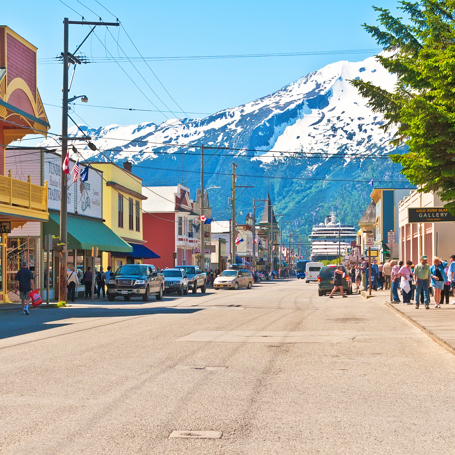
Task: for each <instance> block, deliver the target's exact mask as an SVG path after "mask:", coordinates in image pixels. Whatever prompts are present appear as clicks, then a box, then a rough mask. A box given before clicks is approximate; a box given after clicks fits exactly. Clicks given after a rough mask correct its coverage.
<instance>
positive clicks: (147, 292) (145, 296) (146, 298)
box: [142, 286, 161, 302]
mask: <svg viewBox="0 0 455 455" xmlns="http://www.w3.org/2000/svg"><path fill="white" fill-rule="evenodd" d="M160 291H161V289H160ZM148 299H149V287H148V286H147V287H146V288H145V294H144V295H143V296H142V300H143V301H144V302H147V300H148Z"/></svg>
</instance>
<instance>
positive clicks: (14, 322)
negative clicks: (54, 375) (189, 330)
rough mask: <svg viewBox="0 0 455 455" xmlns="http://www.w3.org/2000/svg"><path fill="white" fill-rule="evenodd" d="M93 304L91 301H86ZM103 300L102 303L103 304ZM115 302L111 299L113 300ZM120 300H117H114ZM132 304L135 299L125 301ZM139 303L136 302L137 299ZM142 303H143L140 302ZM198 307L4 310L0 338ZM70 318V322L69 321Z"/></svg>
mask: <svg viewBox="0 0 455 455" xmlns="http://www.w3.org/2000/svg"><path fill="white" fill-rule="evenodd" d="M90 303H94V302H90ZM105 303H106V302H104V304H105ZM113 303H115V302H113ZM118 303H121V302H118ZM128 303H131V304H135V303H136V302H128ZM137 303H139V302H137ZM144 305H145V303H144ZM198 311H202V308H173V307H166V306H160V307H155V308H150V307H148V308H109V307H90V308H87V307H69V308H51V309H42V308H39V309H34V310H33V311H31V315H30V316H24V315H22V314H21V313H20V311H17V312H16V311H8V312H4V314H2V318H0V340H2V339H5V338H10V337H15V336H19V335H25V334H29V333H35V332H41V331H43V330H49V329H53V328H56V327H62V326H65V325H72V324H75V323H77V321H76V322H74V319H78V318H80V319H88V318H90V319H99V318H124V317H131V318H135V317H142V316H149V315H156V314H174V315H179V314H180V315H181V314H192V313H196V312H198ZM71 319H72V320H73V321H70V320H71Z"/></svg>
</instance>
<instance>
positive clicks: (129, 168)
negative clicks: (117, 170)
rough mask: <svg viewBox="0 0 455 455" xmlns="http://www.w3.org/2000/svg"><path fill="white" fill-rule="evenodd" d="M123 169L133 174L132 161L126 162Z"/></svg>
mask: <svg viewBox="0 0 455 455" xmlns="http://www.w3.org/2000/svg"><path fill="white" fill-rule="evenodd" d="M123 169H125V171H128V172H133V163H132V162H131V161H128V160H126V161H124V162H123Z"/></svg>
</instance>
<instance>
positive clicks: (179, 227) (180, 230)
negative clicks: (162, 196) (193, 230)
mask: <svg viewBox="0 0 455 455" xmlns="http://www.w3.org/2000/svg"><path fill="white" fill-rule="evenodd" d="M177 234H178V235H180V236H183V216H179V217H178V220H177Z"/></svg>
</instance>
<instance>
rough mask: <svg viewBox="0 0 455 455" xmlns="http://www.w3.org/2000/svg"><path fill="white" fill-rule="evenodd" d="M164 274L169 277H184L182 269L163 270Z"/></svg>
mask: <svg viewBox="0 0 455 455" xmlns="http://www.w3.org/2000/svg"><path fill="white" fill-rule="evenodd" d="M163 275H164V276H167V277H174V278H177V277H178V278H182V272H180V270H163Z"/></svg>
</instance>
